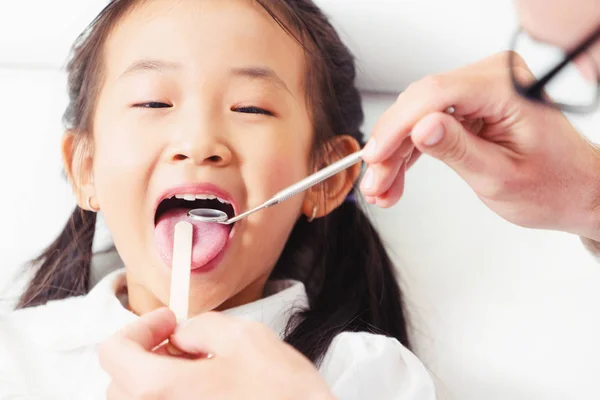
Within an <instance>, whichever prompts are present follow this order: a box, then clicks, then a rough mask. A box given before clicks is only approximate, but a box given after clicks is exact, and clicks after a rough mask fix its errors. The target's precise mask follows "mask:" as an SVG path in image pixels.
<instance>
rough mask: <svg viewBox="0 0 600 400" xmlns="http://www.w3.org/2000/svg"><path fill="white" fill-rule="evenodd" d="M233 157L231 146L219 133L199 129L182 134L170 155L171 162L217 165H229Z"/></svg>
mask: <svg viewBox="0 0 600 400" xmlns="http://www.w3.org/2000/svg"><path fill="white" fill-rule="evenodd" d="M232 158H233V155H232V151H231V149H230V147H229V146H228V145H227V143H225V141H224V140H222V139H221V138H220V137H219V136H218V135H217V134H213V133H209V132H206V131H204V132H203V131H202V130H198V129H197V130H194V131H193V132H189V133H188V134H185V135H182V137H181V138H180V140H178V142H177V143H176V144H175V145H174V146H173V147H172V148H171V151H170V155H169V159H170V162H181V161H189V162H193V163H194V164H196V165H207V164H208V165H212V166H216V167H224V166H227V165H229V164H230V163H231V160H232Z"/></svg>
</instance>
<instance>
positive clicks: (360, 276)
mask: <svg viewBox="0 0 600 400" xmlns="http://www.w3.org/2000/svg"><path fill="white" fill-rule="evenodd" d="M138 1H139V0H113V1H112V2H111V3H110V4H109V5H108V6H107V7H106V8H105V9H104V10H103V12H102V13H101V14H100V15H99V16H98V17H97V18H96V19H95V20H94V21H93V22H92V24H91V25H90V26H89V28H88V29H87V30H86V32H84V34H82V36H81V37H80V38H79V39H78V41H77V42H76V44H75V46H74V50H73V56H72V58H71V60H70V62H69V64H68V68H67V70H68V74H69V80H68V82H69V97H70V103H69V106H68V108H67V111H66V112H65V116H64V120H65V123H66V125H67V128H68V129H70V130H71V131H72V132H74V133H76V134H78V135H79V136H78V137H77V139H76V140H85V139H86V138H85V137H84V135H85V134H86V133H88V134H89V132H91V129H90V128H91V116H92V114H93V110H94V106H95V104H94V102H95V101H96V98H97V90H98V88H99V87H100V84H99V82H98V81H99V79H100V76H101V71H99V70H98V68H99V67H98V66H100V65H102V63H101V61H102V60H101V54H102V51H101V49H102V46H103V43H104V41H105V39H106V37H107V36H108V34H109V33H110V30H111V29H112V27H113V26H114V25H115V24H116V22H117V21H118V20H119V19H120V18H121V17H122V16H123V15H124V13H125V12H126V11H127V10H129V9H130V8H131V7H132V6H133V5H135V4H137V2H138ZM255 1H256V2H257V3H258V4H260V6H262V7H263V8H264V9H265V10H266V11H267V12H268V13H269V14H270V15H271V17H273V18H274V20H275V21H276V22H277V23H278V24H279V25H280V26H281V27H282V29H284V30H286V31H287V32H288V33H289V34H290V35H292V36H293V37H294V38H295V39H296V40H297V41H298V43H300V44H301V45H302V46H303V48H304V49H305V54H306V60H307V62H306V64H307V77H306V78H307V79H306V92H307V102H308V104H309V108H310V111H311V116H312V119H313V126H314V133H315V136H314V137H315V139H314V145H313V159H314V160H315V163H319V164H322V163H323V162H324V160H323V154H322V153H321V149H323V148H324V145H325V144H326V143H327V141H328V140H330V139H331V138H332V137H334V136H335V135H338V134H346V135H351V136H352V137H354V138H355V139H356V140H358V141H359V142H360V143H361V144H363V134H362V132H361V131H360V127H361V125H362V122H363V110H362V105H361V97H360V93H359V91H358V89H357V88H356V85H355V78H356V69H355V63H354V58H353V55H352V54H351V52H350V51H349V50H348V48H347V47H346V46H345V45H344V44H343V43H342V41H341V39H340V37H339V36H338V34H337V32H336V31H335V29H334V28H333V27H332V25H331V24H330V23H329V21H328V19H327V17H326V16H325V15H324V14H323V12H322V11H321V10H320V9H319V8H318V7H317V6H316V5H315V4H314V3H313V2H312V0H255ZM354 198H355V199H356V200H355V201H346V202H344V203H343V204H342V205H341V206H340V207H338V208H337V209H335V210H334V211H333V212H331V213H330V214H329V215H327V216H326V217H323V218H320V219H317V220H315V221H313V222H309V221H308V220H307V219H306V218H305V217H301V218H300V219H299V220H298V222H297V223H296V225H295V227H294V229H293V231H292V234H291V235H290V238H289V240H288V242H287V243H286V246H285V249H284V250H283V253H282V255H281V257H280V259H279V261H278V262H277V265H276V266H275V269H274V270H273V273H272V278H273V279H277V278H291V279H298V280H301V281H302V282H304V284H305V286H306V289H307V294H308V300H309V306H310V308H309V309H307V310H303V311H298V312H297V313H296V314H295V315H294V316H293V318H292V320H291V321H290V324H289V326H288V329H287V332H286V338H285V340H286V341H287V342H288V343H289V344H291V345H292V346H294V347H295V348H296V349H298V350H299V351H300V352H302V353H303V354H304V355H306V356H307V357H308V358H309V359H310V360H312V361H313V362H314V363H315V364H318V363H319V362H320V361H321V359H322V357H323V356H324V355H325V352H326V351H327V349H328V347H329V345H330V344H331V342H332V340H333V338H334V337H335V336H336V335H338V334H339V333H341V332H344V331H366V332H373V333H378V334H383V335H387V336H391V337H394V338H396V339H398V340H399V341H400V342H401V343H403V344H404V345H405V346H407V347H410V346H409V338H408V334H407V327H406V324H407V321H406V317H405V312H404V309H403V301H402V294H401V291H400V288H399V285H398V282H397V279H396V276H395V273H394V266H393V265H392V262H391V260H390V258H389V256H388V254H387V252H386V250H385V248H384V246H383V244H382V241H381V238H380V237H379V234H378V233H377V231H376V230H375V228H374V227H373V225H372V224H371V222H370V220H369V218H368V217H367V216H366V215H365V213H364V211H363V210H362V208H361V207H360V205H359V204H358V203H357V201H359V200H360V194H359V193H358V191H356V190H355V191H354ZM94 227H95V214H93V213H91V212H88V211H84V210H82V209H80V208H76V209H75V210H74V212H73V214H72V216H71V218H70V220H69V222H68V223H67V225H66V227H65V229H64V230H63V232H62V233H61V234H60V235H59V237H58V238H57V239H56V241H55V242H54V243H52V244H51V245H50V246H49V247H48V248H47V249H46V250H45V251H44V252H43V253H42V254H41V255H40V257H38V259H37V261H38V262H37V264H38V265H39V267H38V269H37V271H36V273H35V276H34V278H33V280H32V281H31V283H30V284H29V287H28V288H27V290H26V291H25V293H24V294H23V296H22V297H21V299H20V302H19V305H18V308H25V307H31V306H35V305H40V304H45V303H46V302H48V301H51V300H56V299H63V298H66V297H70V296H75V295H81V294H85V293H87V292H88V291H89V276H90V261H91V257H92V240H93V235H94Z"/></svg>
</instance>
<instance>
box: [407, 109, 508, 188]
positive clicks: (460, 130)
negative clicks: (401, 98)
mask: <svg viewBox="0 0 600 400" xmlns="http://www.w3.org/2000/svg"><path fill="white" fill-rule="evenodd" d="M411 138H412V141H413V143H414V145H415V147H416V148H417V149H419V151H420V152H421V153H424V154H428V155H430V156H432V157H434V158H437V159H438V160H440V161H442V162H443V163H445V164H446V165H448V166H449V167H450V168H452V169H453V170H454V171H456V172H457V173H458V174H459V175H460V176H461V177H462V178H463V179H464V180H465V181H466V182H467V183H468V184H469V185H470V186H471V187H473V188H474V189H477V187H476V186H478V184H479V183H481V184H484V181H485V179H487V178H489V177H488V176H484V174H486V173H489V172H490V171H491V170H492V169H496V168H495V167H496V166H498V165H501V163H502V162H503V160H502V158H503V155H502V152H501V151H500V148H499V147H498V145H496V144H494V143H492V142H488V141H487V140H485V139H482V138H480V137H479V136H476V135H474V134H472V133H471V132H469V131H467V130H466V129H465V127H464V126H463V125H462V124H461V123H460V122H459V121H457V120H456V119H455V118H454V117H452V116H450V115H448V114H445V113H440V112H436V113H432V114H429V115H428V116H426V117H425V118H423V119H422V120H421V121H419V122H418V123H417V124H416V125H415V127H414V128H413V131H412V134H411ZM482 178H483V180H484V181H482V182H479V181H481V180H482Z"/></svg>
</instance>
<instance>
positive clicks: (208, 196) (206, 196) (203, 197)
mask: <svg viewBox="0 0 600 400" xmlns="http://www.w3.org/2000/svg"><path fill="white" fill-rule="evenodd" d="M196 198H197V199H198V200H214V199H216V198H217V196H213V195H211V194H197V195H196Z"/></svg>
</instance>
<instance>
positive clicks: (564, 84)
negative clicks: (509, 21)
mask: <svg viewBox="0 0 600 400" xmlns="http://www.w3.org/2000/svg"><path fill="white" fill-rule="evenodd" d="M599 39H600V26H598V28H597V29H596V30H595V32H593V33H592V34H591V35H590V36H589V37H588V38H587V39H585V40H584V41H583V42H582V43H581V44H580V45H579V46H577V47H576V48H575V49H573V50H572V51H570V52H569V53H567V54H566V56H565V55H564V53H563V52H562V51H560V49H558V48H554V47H552V46H550V45H547V44H543V43H540V42H537V41H535V40H533V39H531V38H529V36H528V35H527V33H525V32H524V31H523V29H519V30H518V31H517V32H516V34H515V36H514V39H513V41H512V50H513V51H512V52H511V53H510V56H509V63H510V71H511V79H512V83H513V86H514V88H515V90H516V91H517V93H519V94H520V95H521V96H523V97H525V98H527V99H529V100H531V101H535V102H538V103H542V104H545V105H548V106H551V107H554V108H558V109H560V110H563V111H567V112H572V113H589V112H593V111H594V110H595V109H596V108H597V107H598V105H599V104H600V73H599V69H598V65H596V64H595V63H594V64H593V65H592V66H591V67H592V68H593V73H594V74H595V80H592V81H589V80H588V81H585V80H584V78H583V77H582V76H581V74H580V73H578V71H576V69H575V68H574V64H573V61H574V60H576V59H577V58H578V57H580V56H582V55H583V54H584V53H585V52H586V51H587V50H588V49H589V48H590V47H591V46H592V45H593V44H594V43H595V42H596V41H597V40H599ZM527 40H529V41H530V42H531V43H530V44H529V46H526V45H524V44H527V43H526V42H527ZM542 49H543V50H542ZM540 50H542V51H540ZM543 52H546V54H545V55H544V56H541V53H543ZM516 54H519V55H520V56H521V57H523V58H524V59H525V62H526V63H527V64H528V66H529V67H530V68H532V65H531V64H535V63H536V62H537V63H538V64H539V62H540V61H541V60H544V59H546V60H547V55H548V54H551V55H552V56H553V58H555V59H556V58H558V59H559V60H560V59H562V60H560V61H558V62H557V63H556V64H551V65H555V66H554V67H552V68H551V69H548V68H547V61H546V66H544V67H545V68H544V70H543V72H542V73H540V74H536V72H537V71H535V70H534V69H533V68H532V71H533V72H534V75H535V78H534V79H533V80H530V79H527V81H522V80H521V79H522V78H521V77H520V76H517V73H516V66H517V65H518V64H517V63H516V60H515V57H516ZM525 54H528V55H529V57H528V56H526V55H525ZM534 54H535V55H537V57H536V56H532V55H534ZM530 61H531V64H530Z"/></svg>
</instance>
